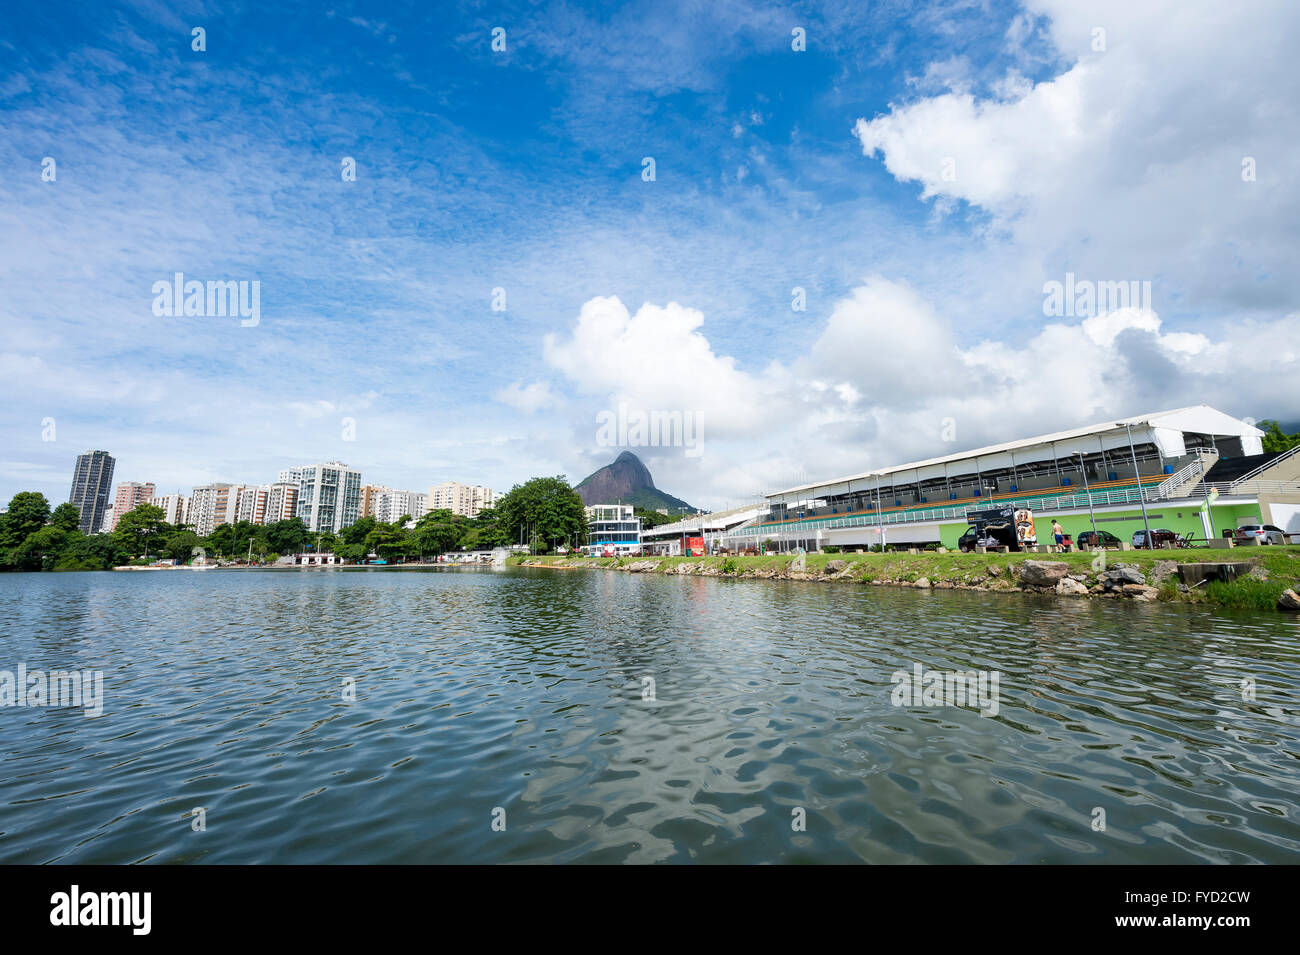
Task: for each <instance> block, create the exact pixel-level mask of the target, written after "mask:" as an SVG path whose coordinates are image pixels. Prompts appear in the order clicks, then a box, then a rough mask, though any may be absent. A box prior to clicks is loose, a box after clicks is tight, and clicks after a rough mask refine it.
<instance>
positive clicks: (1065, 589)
mask: <svg viewBox="0 0 1300 955" xmlns="http://www.w3.org/2000/svg"><path fill="white" fill-rule="evenodd" d="M1056 592H1057V593H1058V594H1062V595H1063V596H1066V597H1086V596H1088V588H1087V587H1085V586H1084V585H1083V584H1081V583H1079V581H1077V580H1075V579H1074V578H1073V577H1063V578H1061V579H1060V580H1059V581H1057V584H1056Z"/></svg>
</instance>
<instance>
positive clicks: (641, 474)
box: [574, 451, 695, 514]
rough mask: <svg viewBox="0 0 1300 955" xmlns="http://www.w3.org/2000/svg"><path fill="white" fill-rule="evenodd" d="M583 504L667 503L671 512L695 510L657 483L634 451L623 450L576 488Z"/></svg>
mask: <svg viewBox="0 0 1300 955" xmlns="http://www.w3.org/2000/svg"><path fill="white" fill-rule="evenodd" d="M574 490H576V491H577V492H578V496H579V497H581V498H582V503H584V504H631V505H633V506H634V507H641V508H645V509H646V510H647V511H653V510H657V509H658V508H661V507H666V508H668V510H669V511H670V512H671V513H674V514H675V513H677V512H678V511H679V510H682V509H685V510H688V511H694V510H695V508H693V507H691V506H690V505H689V504H687V503H686V502H685V501H683V500H682V499H681V498H680V497H673V496H672V495H671V494H668V493H666V492H664V491H661V490H659V489H658V488H657V487H655V482H654V478H652V477H651V476H650V469H649V468H647V467H646V466H645V465H644V464H642V463H641V459H640V458H638V457H637V456H636V455H635V454H633V453H632V452H631V451H624V452H623V453H622V454H620V455H619V456H618V457H617V458H615V459H614V461H613V463H612V464H607V465H605V466H604V467H603V468H601V469H600V470H599V471H595V472H593V473H591V474H589V475H587V477H586V478H584V479H583V481H582V483H581V484H579V485H578V486H577V487H576V488H574Z"/></svg>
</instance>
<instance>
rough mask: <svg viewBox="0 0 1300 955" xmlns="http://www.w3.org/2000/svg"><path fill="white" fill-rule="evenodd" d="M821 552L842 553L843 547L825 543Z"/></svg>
mask: <svg viewBox="0 0 1300 955" xmlns="http://www.w3.org/2000/svg"><path fill="white" fill-rule="evenodd" d="M822 553H823V554H842V553H844V548H842V547H840V545H839V544H827V545H826V546H825V547H823V548H822Z"/></svg>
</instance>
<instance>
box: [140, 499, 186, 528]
mask: <svg viewBox="0 0 1300 955" xmlns="http://www.w3.org/2000/svg"><path fill="white" fill-rule="evenodd" d="M149 503H150V504H152V505H153V506H154V507H161V508H162V512H163V520H165V521H166V522H167V523H168V524H173V525H180V524H188V523H190V499H189V498H188V497H186V496H185V495H184V494H164V495H162V496H161V497H154V498H150V499H149Z"/></svg>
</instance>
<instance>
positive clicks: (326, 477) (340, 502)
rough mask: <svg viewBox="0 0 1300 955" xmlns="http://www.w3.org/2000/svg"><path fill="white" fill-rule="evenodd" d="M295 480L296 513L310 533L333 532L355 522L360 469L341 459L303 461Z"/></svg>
mask: <svg viewBox="0 0 1300 955" xmlns="http://www.w3.org/2000/svg"><path fill="white" fill-rule="evenodd" d="M299 470H300V471H301V473H302V477H301V480H300V482H299V484H298V516H299V517H301V518H302V521H303V523H304V524H306V525H307V529H308V530H309V531H311V532H312V533H322V532H325V531H331V532H335V533H337V532H338V531H341V530H342V529H343V528H345V527H350V526H351V525H353V524H355V523H356V522H357V517H358V512H359V510H360V508H361V472H360V471H358V470H356V469H355V468H350V467H348V466H347V465H346V464H344V463H342V462H341V461H326V462H324V463H322V464H312V465H305V466H303V467H302V468H300V469H299Z"/></svg>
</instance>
